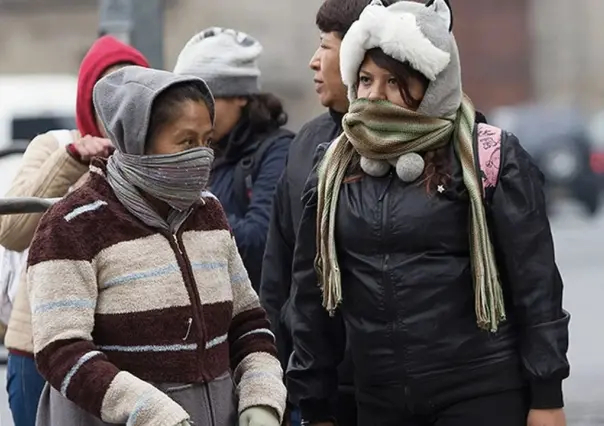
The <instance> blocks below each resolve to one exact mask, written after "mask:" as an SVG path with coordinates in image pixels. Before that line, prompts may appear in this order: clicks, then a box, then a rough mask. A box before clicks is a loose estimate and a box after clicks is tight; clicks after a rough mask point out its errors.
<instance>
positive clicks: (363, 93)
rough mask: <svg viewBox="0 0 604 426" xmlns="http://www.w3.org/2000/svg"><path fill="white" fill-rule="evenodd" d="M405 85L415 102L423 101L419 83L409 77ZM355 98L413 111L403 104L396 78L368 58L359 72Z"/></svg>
mask: <svg viewBox="0 0 604 426" xmlns="http://www.w3.org/2000/svg"><path fill="white" fill-rule="evenodd" d="M407 84H408V85H409V94H410V95H411V97H413V98H414V99H417V100H421V99H423V97H424V93H425V89H424V86H423V84H422V82H421V81H419V80H418V79H416V78H413V77H411V78H409V80H408V81H407ZM357 96H358V97H359V98H366V99H370V100H385V101H390V102H392V103H393V104H395V105H398V106H401V107H403V108H408V109H414V108H413V107H411V106H410V105H407V103H406V102H405V99H404V98H403V96H402V95H401V90H400V89H399V86H398V83H397V81H396V78H395V77H394V76H393V75H392V74H391V73H390V71H388V70H385V69H383V68H380V67H378V66H377V65H376V63H375V62H373V60H372V59H371V58H370V57H367V58H365V61H363V64H362V65H361V69H360V70H359V83H358V87H357Z"/></svg>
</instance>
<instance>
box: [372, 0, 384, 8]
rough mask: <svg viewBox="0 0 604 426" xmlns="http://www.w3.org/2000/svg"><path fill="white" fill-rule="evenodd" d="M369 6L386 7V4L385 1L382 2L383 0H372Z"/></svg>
mask: <svg viewBox="0 0 604 426" xmlns="http://www.w3.org/2000/svg"><path fill="white" fill-rule="evenodd" d="M368 6H381V7H386V6H385V5H384V3H383V2H382V0H371V3H369V5H368Z"/></svg>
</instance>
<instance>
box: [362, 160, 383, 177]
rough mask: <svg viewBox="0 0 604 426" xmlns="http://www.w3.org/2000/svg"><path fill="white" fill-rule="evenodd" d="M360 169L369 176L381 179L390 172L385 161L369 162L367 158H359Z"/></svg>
mask: <svg viewBox="0 0 604 426" xmlns="http://www.w3.org/2000/svg"><path fill="white" fill-rule="evenodd" d="M361 169H363V171H364V172H365V173H367V174H368V175H369V176H373V177H382V176H386V175H387V174H388V172H389V171H390V164H388V162H387V161H381V160H370V159H369V158H365V157H361Z"/></svg>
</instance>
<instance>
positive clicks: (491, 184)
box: [476, 123, 502, 200]
mask: <svg viewBox="0 0 604 426" xmlns="http://www.w3.org/2000/svg"><path fill="white" fill-rule="evenodd" d="M476 133H477V138H476V143H477V147H476V148H477V149H476V153H477V157H478V158H477V163H478V164H477V165H478V167H479V170H480V177H481V180H482V189H483V196H484V197H485V199H487V200H488V199H489V198H490V196H491V195H492V193H493V191H494V190H495V188H496V187H497V182H498V181H499V170H500V168H501V138H502V130H501V129H500V128H498V127H495V126H491V125H490V124H486V123H478V125H477V126H476Z"/></svg>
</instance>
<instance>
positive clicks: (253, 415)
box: [239, 407, 280, 426]
mask: <svg viewBox="0 0 604 426" xmlns="http://www.w3.org/2000/svg"><path fill="white" fill-rule="evenodd" d="M239 426H280V425H279V419H278V418H277V415H276V413H275V412H274V410H273V409H271V408H268V407H250V408H248V409H247V410H244V411H243V413H241V416H239Z"/></svg>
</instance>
